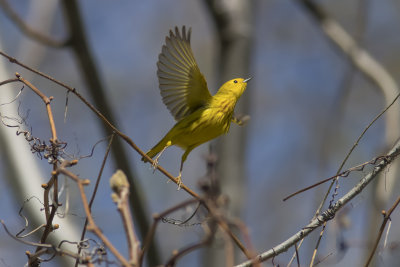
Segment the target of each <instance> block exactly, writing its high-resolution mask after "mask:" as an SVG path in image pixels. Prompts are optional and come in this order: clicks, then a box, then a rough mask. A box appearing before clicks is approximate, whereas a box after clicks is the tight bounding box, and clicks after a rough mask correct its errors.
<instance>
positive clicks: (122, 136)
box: [0, 51, 200, 199]
mask: <svg viewBox="0 0 400 267" xmlns="http://www.w3.org/2000/svg"><path fill="white" fill-rule="evenodd" d="M0 55H2V56H4V57H5V58H7V59H8V60H9V61H10V62H12V63H15V64H17V65H19V66H21V67H23V68H25V69H27V70H29V71H31V72H33V73H36V74H37V75H40V76H42V77H43V78H46V79H48V80H50V81H52V82H54V83H56V84H58V85H60V86H61V87H64V88H65V89H67V90H68V91H69V92H71V93H73V94H74V95H75V96H76V97H78V99H79V100H81V101H82V102H83V103H84V104H85V105H86V106H87V107H88V108H89V109H90V110H91V111H93V113H95V114H96V115H97V116H98V117H99V118H100V119H101V120H102V121H103V122H104V123H105V124H106V125H107V126H108V127H109V128H110V129H111V130H112V131H114V132H115V133H116V134H117V135H118V136H119V137H121V138H122V139H123V140H124V141H125V142H126V143H127V144H128V145H129V146H130V147H132V148H133V149H134V150H135V151H136V152H138V153H139V155H140V156H141V157H144V158H146V160H147V161H149V163H150V164H153V163H154V161H153V160H152V159H151V158H149V157H148V156H147V155H146V153H145V152H143V150H141V149H140V148H139V147H138V146H137V145H136V144H135V142H133V141H132V139H130V138H129V136H127V135H125V134H124V133H122V132H121V131H119V130H118V129H117V128H116V127H115V126H114V125H113V124H112V123H111V122H110V121H109V120H108V119H107V118H106V117H105V116H104V115H103V114H102V113H101V112H100V111H98V110H97V109H96V108H95V107H94V106H93V105H92V104H90V103H89V102H88V101H87V100H86V99H85V98H84V97H83V96H82V95H81V94H79V93H78V91H77V90H76V89H75V88H73V87H70V86H68V85H66V84H64V83H62V82H60V81H58V80H56V79H54V78H53V77H51V76H49V75H47V74H45V73H43V72H40V71H38V70H35V69H33V68H31V67H29V66H27V65H25V64H23V63H21V62H19V61H18V60H16V59H15V58H13V57H10V56H9V55H7V54H5V53H4V52H2V51H0ZM156 168H157V169H158V170H159V171H160V172H161V173H162V174H164V175H165V176H166V177H167V178H168V179H170V180H171V181H172V182H174V183H175V184H178V180H177V179H176V177H174V176H173V175H172V174H170V173H169V172H168V171H167V170H165V169H164V168H163V167H162V166H161V165H157V166H156ZM181 188H182V189H183V190H185V191H186V192H187V193H188V194H189V195H191V196H193V197H195V198H197V199H200V196H199V195H198V194H197V193H195V192H194V191H193V190H191V189H190V188H189V187H187V186H186V185H184V184H182V185H181Z"/></svg>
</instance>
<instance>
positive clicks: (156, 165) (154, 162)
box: [151, 158, 158, 173]
mask: <svg viewBox="0 0 400 267" xmlns="http://www.w3.org/2000/svg"><path fill="white" fill-rule="evenodd" d="M151 167H152V168H153V173H154V172H155V171H156V170H157V167H158V158H156V159H155V160H153V163H152V164H151Z"/></svg>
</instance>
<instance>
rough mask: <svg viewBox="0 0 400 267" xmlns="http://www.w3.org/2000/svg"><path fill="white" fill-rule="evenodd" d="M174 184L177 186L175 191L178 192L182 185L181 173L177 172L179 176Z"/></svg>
mask: <svg viewBox="0 0 400 267" xmlns="http://www.w3.org/2000/svg"><path fill="white" fill-rule="evenodd" d="M176 184H177V185H178V189H177V190H180V189H181V185H182V184H183V183H182V173H181V172H179V175H178V176H177V177H176Z"/></svg>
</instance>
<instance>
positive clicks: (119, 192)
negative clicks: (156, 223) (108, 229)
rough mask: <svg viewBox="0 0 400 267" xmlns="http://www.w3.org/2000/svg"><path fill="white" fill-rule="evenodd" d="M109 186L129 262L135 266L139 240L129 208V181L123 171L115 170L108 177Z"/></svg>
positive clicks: (139, 251)
mask: <svg viewBox="0 0 400 267" xmlns="http://www.w3.org/2000/svg"><path fill="white" fill-rule="evenodd" d="M110 187H111V189H112V190H113V191H114V193H113V194H112V198H113V201H114V202H115V203H116V204H117V207H118V211H119V213H120V215H121V219H122V223H123V225H124V229H125V233H126V238H127V241H128V251H129V262H130V263H131V264H133V265H135V266H137V264H138V260H139V257H140V253H141V250H140V241H139V239H138V238H137V236H136V234H135V227H134V225H133V220H132V215H131V212H130V208H129V201H128V199H129V182H128V179H127V177H126V175H125V173H124V172H123V171H121V170H117V171H116V172H115V173H114V174H113V175H112V177H111V179H110Z"/></svg>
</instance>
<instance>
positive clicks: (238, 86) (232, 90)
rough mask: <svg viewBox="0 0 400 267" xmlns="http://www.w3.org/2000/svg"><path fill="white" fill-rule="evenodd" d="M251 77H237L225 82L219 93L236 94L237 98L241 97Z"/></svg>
mask: <svg viewBox="0 0 400 267" xmlns="http://www.w3.org/2000/svg"><path fill="white" fill-rule="evenodd" d="M250 80H251V78H247V79H243V78H236V79H232V80H230V81H227V82H226V83H224V84H223V85H222V86H221V88H220V89H219V90H218V93H221V94H234V95H235V96H236V97H237V98H239V97H240V96H241V95H242V94H243V92H244V91H245V90H246V87H247V82H248V81H250Z"/></svg>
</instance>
